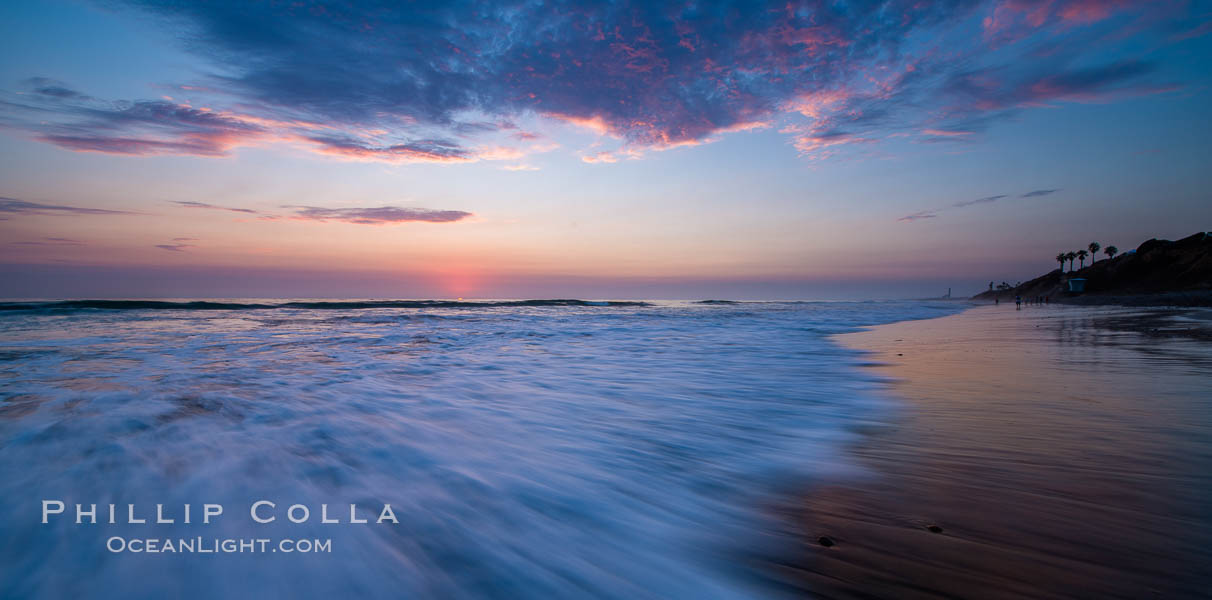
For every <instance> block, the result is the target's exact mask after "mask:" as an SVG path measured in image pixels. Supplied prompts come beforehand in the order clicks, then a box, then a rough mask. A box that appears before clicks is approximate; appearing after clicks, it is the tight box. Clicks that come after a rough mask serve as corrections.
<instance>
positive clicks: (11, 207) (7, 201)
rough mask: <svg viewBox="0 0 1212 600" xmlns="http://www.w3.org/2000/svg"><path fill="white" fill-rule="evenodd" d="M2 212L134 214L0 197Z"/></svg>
mask: <svg viewBox="0 0 1212 600" xmlns="http://www.w3.org/2000/svg"><path fill="white" fill-rule="evenodd" d="M0 214H10V215H133V214H137V213H133V212H128V211H124V210H109V209H103V208H88V207H82V206H65V205H60V204H38V203H36V202H26V201H24V200H17V199H16V198H5V197H0Z"/></svg>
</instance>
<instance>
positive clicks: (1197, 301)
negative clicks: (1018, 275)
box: [972, 232, 1212, 306]
mask: <svg viewBox="0 0 1212 600" xmlns="http://www.w3.org/2000/svg"><path fill="white" fill-rule="evenodd" d="M1076 278H1081V279H1085V280H1086V282H1085V291H1083V292H1070V291H1069V280H1070V279H1076ZM1015 296H1021V297H1023V298H1024V299H1027V298H1035V297H1041V296H1045V297H1048V299H1049V301H1050V302H1063V303H1069V304H1121V305H1125V306H1158V305H1167V306H1212V233H1208V232H1200V233H1196V234H1195V235H1191V236H1188V237H1185V238H1183V239H1181V240H1177V241H1170V240H1158V239H1151V240H1149V241H1147V242H1145V243H1143V244H1141V245H1140V246H1139V247H1137V248H1136V250H1132V251H1128V252H1125V253H1124V254H1121V255H1119V256H1116V257H1114V258H1107V259H1103V260H1099V261H1095V262H1094V263H1093V264H1090V265H1087V266H1086V267H1084V268H1081V269H1076V270H1071V271H1064V272H1062V270H1061V269H1053V270H1052V271H1051V272H1049V273H1047V274H1046V275H1043V276H1040V277H1036V278H1035V279H1032V280H1030V281H1027V282H1024V283H1020V284H1019V285H1017V286H1014V287H1011V288H1009V289H1001V290H990V291H986V292H982V293H980V294H977V295H975V296H973V297H972V298H973V299H974V300H986V301H989V302H992V301H993V300H994V299H1001V300H1013V299H1014V297H1015Z"/></svg>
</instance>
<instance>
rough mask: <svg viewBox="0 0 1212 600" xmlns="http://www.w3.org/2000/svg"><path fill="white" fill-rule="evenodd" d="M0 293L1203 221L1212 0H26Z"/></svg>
mask: <svg viewBox="0 0 1212 600" xmlns="http://www.w3.org/2000/svg"><path fill="white" fill-rule="evenodd" d="M0 23H3V24H2V25H0V33H2V34H3V35H2V36H0V49H2V52H3V56H5V58H4V59H3V60H2V61H0V157H2V159H0V181H2V182H3V183H2V185H0V248H2V253H0V277H3V278H4V280H5V281H6V282H7V283H6V284H5V286H4V287H3V288H2V289H0V292H3V294H2V295H4V296H7V297H24V298H33V297H115V296H121V297H134V296H138V297H400V298H422V297H450V298H453V297H469V298H510V297H585V298H705V297H725V298H737V299H749V298H752V299H766V298H790V299H798V298H803V299H811V298H822V299H833V298H847V297H850V298H890V297H908V296H923V295H931V296H935V295H941V294H942V293H944V292H945V291H946V288H948V287H951V288H954V290H955V293H956V294H957V295H959V294H967V293H972V292H977V291H980V290H982V289H984V288H985V286H986V285H987V284H988V282H989V281H991V280H997V281H1003V280H1006V281H1015V280H1025V279H1028V278H1030V277H1034V276H1035V275H1038V274H1040V273H1043V272H1045V271H1047V270H1049V269H1051V268H1053V267H1054V266H1055V265H1054V261H1053V259H1052V257H1053V256H1054V255H1055V254H1056V252H1057V251H1058V250H1066V249H1070V248H1078V247H1084V246H1085V245H1086V244H1087V243H1089V242H1091V241H1099V242H1102V243H1103V244H1104V245H1106V244H1116V245H1118V246H1119V247H1120V248H1122V249H1129V248H1133V247H1135V246H1136V245H1137V244H1139V243H1140V242H1142V241H1144V240H1145V239H1148V238H1150V237H1169V238H1171V239H1175V238H1179V237H1184V236H1187V235H1189V234H1191V233H1194V232H1195V231H1199V230H1202V229H1208V228H1209V227H1208V224H1209V223H1210V222H1212V198H1210V197H1209V193H1208V190H1209V189H1210V187H1212V173H1210V172H1209V170H1208V168H1207V167H1208V165H1209V164H1212V152H1210V151H1209V148H1210V145H1209V142H1208V140H1209V139H1212V117H1210V116H1209V111H1208V109H1207V106H1208V105H1209V104H1212V102H1210V90H1209V85H1210V84H1212V70H1209V69H1208V68H1207V67H1208V64H1209V61H1210V59H1212V36H1210V35H1209V33H1212V7H1210V6H1209V5H1207V4H1205V3H1202V2H1160V3H1144V2H1131V1H1117V2H1092V1H1089V0H1055V1H1051V0H1039V1H1029V0H996V1H992V2H960V1H949V2H937V3H926V4H923V3H915V2H897V1H890V2H854V3H848V4H839V3H824V2H804V3H791V4H783V3H777V4H770V5H769V6H759V5H757V4H754V3H737V4H729V3H722V4H715V3H683V4H678V5H676V6H673V5H668V6H659V7H658V6H656V5H652V4H647V3H634V4H633V3H625V2H623V3H608V4H601V5H599V4H591V3H578V2H566V3H560V4H558V5H557V6H554V7H551V6H547V7H545V8H544V10H538V9H535V7H533V6H531V3H525V2H521V3H509V4H503V5H489V6H481V5H478V4H474V3H472V4H465V3H449V4H445V3H444V4H439V5H434V6H430V7H425V8H417V9H415V10H411V11H399V10H387V9H382V8H374V7H359V6H358V5H357V4H356V3H355V4H353V5H349V4H340V5H338V4H329V3H324V2H316V3H310V2H305V3H298V4H290V5H278V4H261V3H243V2H236V3H218V4H211V3H206V4H202V3H199V4H197V5H192V4H186V5H177V4H175V3H169V2H164V3H161V2H131V3H125V2H119V3H113V4H111V3H91V2H59V1H52V2H29V1H24V0H20V1H16V2H7V3H5V4H4V6H3V7H0Z"/></svg>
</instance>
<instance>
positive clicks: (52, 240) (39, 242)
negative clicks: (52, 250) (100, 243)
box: [10, 237, 86, 246]
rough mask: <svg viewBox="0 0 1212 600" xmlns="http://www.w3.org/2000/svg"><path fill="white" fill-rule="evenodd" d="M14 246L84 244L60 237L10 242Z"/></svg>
mask: <svg viewBox="0 0 1212 600" xmlns="http://www.w3.org/2000/svg"><path fill="white" fill-rule="evenodd" d="M10 243H11V244H13V245H16V246H84V245H86V244H85V243H84V242H81V241H80V240H73V239H71V238H61V237H44V238H42V239H41V240H36V241H28V242H10Z"/></svg>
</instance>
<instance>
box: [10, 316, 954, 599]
mask: <svg viewBox="0 0 1212 600" xmlns="http://www.w3.org/2000/svg"><path fill="white" fill-rule="evenodd" d="M246 304H255V306H244V307H239V308H231V309H225V308H223V307H222V306H219V307H215V306H206V307H202V308H204V309H203V310H195V309H189V308H188V307H186V308H177V309H171V308H172V307H169V308H170V310H163V309H164V308H165V307H163V306H154V307H138V306H129V307H126V309H123V310H114V309H113V308H114V307H108V308H104V307H102V308H98V307H95V306H74V307H70V306H61V305H60V306H55V305H24V306H15V307H14V305H8V306H5V307H3V308H6V309H7V310H4V311H0V313H3V314H0V395H2V397H3V401H0V523H2V524H3V530H2V531H0V564H3V565H4V566H5V568H4V569H3V573H2V574H0V588H3V589H5V590H9V591H10V592H11V593H13V594H14V595H16V596H25V595H34V594H38V595H44V596H46V597H81V598H84V597H114V598H117V597H122V598H131V597H136V598H138V597H148V598H152V597H156V598H160V597H179V598H212V597H231V598H235V597H264V596H273V597H277V596H293V597H302V598H322V597H323V598H328V597H396V598H398V597H404V598H425V597H433V598H458V597H501V598H514V597H544V598H546V597H613V598H646V597H651V598H712V597H752V596H753V595H755V594H759V595H760V594H761V593H763V592H762V591H761V590H760V589H758V588H755V587H753V586H754V584H753V583H752V582H751V581H749V580H747V578H746V577H745V576H744V575H743V574H740V573H739V572H738V570H737V569H734V568H732V567H731V565H732V564H733V563H735V562H736V561H735V560H733V559H734V558H735V556H736V554H735V553H737V552H744V551H745V548H743V546H745V545H747V544H750V543H758V542H757V541H756V540H758V539H760V538H761V537H762V532H763V531H764V527H765V524H764V523H763V519H764V517H763V516H762V514H761V511H760V509H759V507H760V506H761V504H762V501H763V496H764V495H767V494H771V493H773V492H774V491H775V490H776V489H777V488H779V487H780V486H785V485H788V484H791V485H795V484H797V483H802V482H806V481H810V480H811V479H812V478H814V477H822V476H828V475H831V474H835V473H837V472H838V471H844V470H845V469H848V468H849V465H848V463H847V459H846V458H845V455H844V453H843V445H844V443H845V442H846V441H847V440H848V439H851V438H852V436H853V435H855V434H854V433H853V430H854V428H855V426H857V425H861V424H863V423H865V422H869V421H872V420H879V419H881V418H882V416H881V415H882V414H883V412H882V411H881V410H880V406H881V400H880V399H879V395H878V393H877V391H876V389H875V385H874V383H873V382H872V381H870V380H869V379H866V378H865V376H864V375H862V374H861V373H859V372H858V370H856V369H855V364H856V363H857V361H858V360H860V359H859V357H858V356H856V355H855V354H853V353H850V352H847V351H844V350H842V349H840V348H839V347H837V346H836V345H834V344H833V343H831V342H830V341H829V340H828V337H827V336H828V335H829V334H832V333H837V332H841V331H846V330H850V329H853V328H855V327H858V326H862V325H871V324H877V323H882V322H889V321H895V320H902V319H910V318H925V317H932V316H939V315H943V314H948V313H950V312H954V311H956V310H958V309H959V308H960V306H957V305H956V304H953V303H929V302H867V303H741V304H697V303H674V302H661V303H652V304H649V305H622V306H619V305H612V306H599V305H595V304H587V303H579V304H578V303H569V304H557V305H541V304H540V305H534V304H492V305H486V306H477V305H469V304H465V303H464V304H450V305H437V306H426V305H416V306H413V305H407V306H390V305H389V306H377V307H367V308H345V307H316V306H312V305H307V306H306V307H303V306H302V305H295V306H290V307H276V308H275V307H273V305H274V303H269V304H268V306H267V305H266V303H246ZM45 498H55V499H60V500H63V501H64V502H65V503H67V505H68V506H69V507H71V506H72V505H73V504H74V503H86V504H87V503H102V504H107V503H115V504H117V505H119V506H122V507H124V506H125V505H126V504H127V503H136V504H137V505H140V506H152V507H153V508H154V505H155V504H156V503H163V504H165V505H166V506H169V507H174V506H175V507H177V508H178V509H179V508H180V507H181V506H182V505H184V504H187V503H192V504H194V505H198V506H200V505H201V504H202V503H219V504H222V505H224V506H225V508H226V512H225V514H224V515H223V517H222V518H221V519H219V520H218V521H217V522H215V523H213V524H211V525H206V526H202V525H198V524H196V523H195V524H191V525H184V524H181V523H176V524H173V525H155V524H115V525H109V524H98V525H87V524H85V525H77V524H75V522H74V520H73V519H66V518H65V519H61V520H52V522H50V523H48V524H46V525H43V524H41V522H40V517H41V513H40V511H41V508H42V505H41V503H40V502H41V500H42V499H45ZM260 499H269V500H272V501H275V502H278V503H281V505H282V508H284V507H285V506H287V505H289V504H293V503H303V504H307V505H309V506H311V507H313V509H314V507H318V506H319V505H320V504H321V503H327V504H329V505H330V506H333V507H346V508H345V510H347V507H348V505H349V504H357V505H359V506H366V507H373V511H374V513H375V514H377V511H378V509H379V507H381V506H382V505H383V504H385V503H388V504H391V506H392V508H393V509H394V512H395V514H396V515H398V516H399V520H400V523H399V524H398V525H393V524H374V523H373V522H372V523H371V524H367V525H362V524H350V523H347V522H343V523H340V524H335V525H333V524H321V523H319V522H318V519H313V520H312V521H309V522H307V523H304V524H297V525H296V524H291V523H289V522H286V520H285V519H278V520H277V521H275V522H274V523H271V524H267V525H262V524H257V523H255V522H253V521H251V520H250V519H249V518H248V515H247V512H246V511H247V507H248V506H249V505H250V504H251V503H252V502H254V501H256V500H260ZM370 510H372V509H371V508H368V511H370ZM69 512H70V511H69ZM115 535H120V536H128V537H130V536H137V537H145V538H146V537H156V538H178V537H194V536H199V535H201V536H206V537H208V538H212V537H232V538H248V537H271V538H279V537H292V538H331V539H332V553H331V554H310V555H297V554H292V555H282V554H273V553H267V554H233V555H211V556H198V555H188V554H185V555H168V554H159V555H130V554H112V553H109V552H107V551H106V550H105V548H104V544H105V540H106V539H107V538H109V537H110V536H115Z"/></svg>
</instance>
